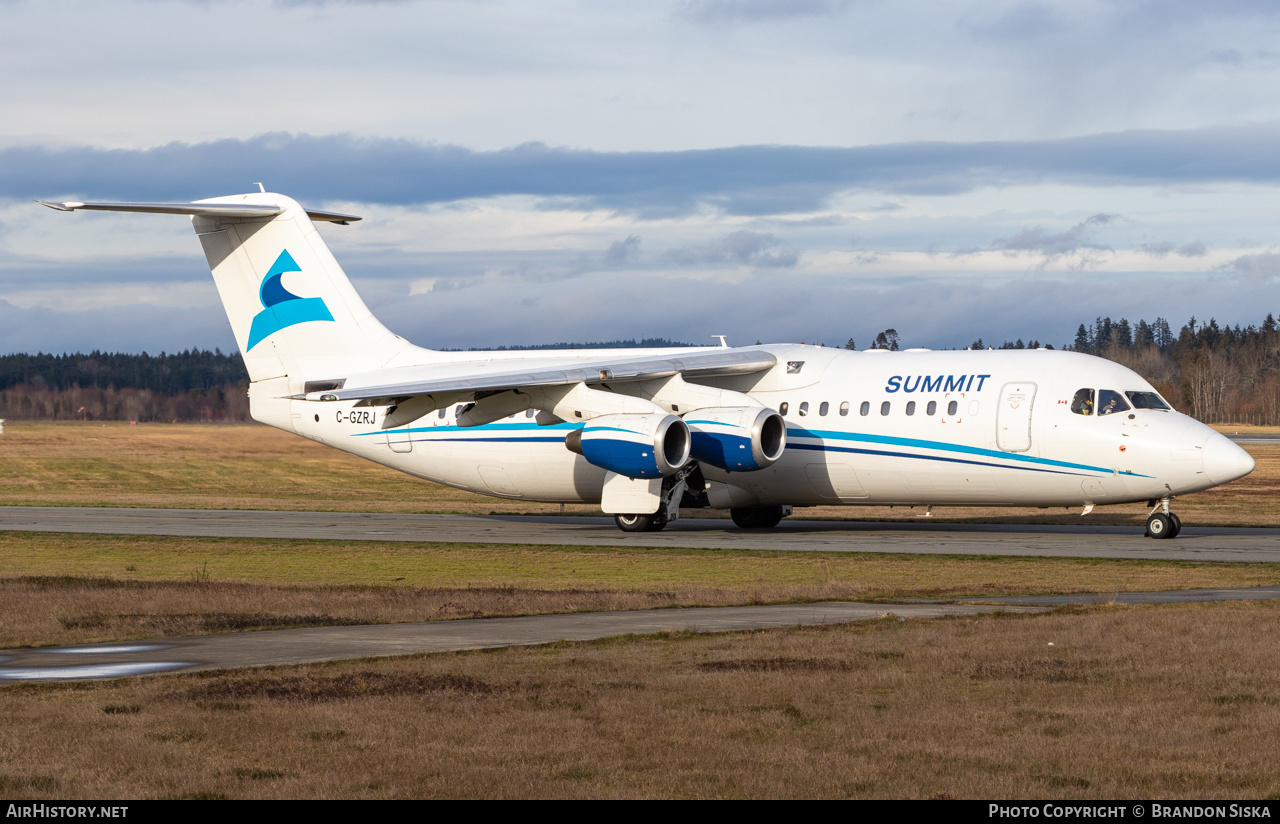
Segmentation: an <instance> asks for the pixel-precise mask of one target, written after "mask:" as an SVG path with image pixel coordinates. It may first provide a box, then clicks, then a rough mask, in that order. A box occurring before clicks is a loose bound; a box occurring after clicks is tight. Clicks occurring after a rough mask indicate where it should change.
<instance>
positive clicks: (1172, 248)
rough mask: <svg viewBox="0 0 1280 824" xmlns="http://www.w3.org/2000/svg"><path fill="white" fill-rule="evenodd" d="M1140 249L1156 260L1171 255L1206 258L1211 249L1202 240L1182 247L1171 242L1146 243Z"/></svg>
mask: <svg viewBox="0 0 1280 824" xmlns="http://www.w3.org/2000/svg"><path fill="white" fill-rule="evenodd" d="M1138 249H1139V250H1140V251H1143V252H1146V253H1147V254H1148V255H1151V256H1152V257H1154V258H1165V257H1168V256H1169V255H1170V254H1177V255H1178V256H1179V257H1204V256H1205V255H1207V254H1209V247H1208V246H1206V245H1205V244H1204V241H1202V240H1193V241H1191V242H1190V243H1184V244H1182V245H1181V246H1179V245H1178V244H1176V243H1174V242H1173V241H1171V240H1161V241H1156V242H1152V243H1144V244H1142V245H1141V246H1139V247H1138Z"/></svg>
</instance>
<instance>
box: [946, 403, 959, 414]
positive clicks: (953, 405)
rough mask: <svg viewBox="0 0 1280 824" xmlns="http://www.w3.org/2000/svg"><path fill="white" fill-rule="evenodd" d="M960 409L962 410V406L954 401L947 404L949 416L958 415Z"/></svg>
mask: <svg viewBox="0 0 1280 824" xmlns="http://www.w3.org/2000/svg"><path fill="white" fill-rule="evenodd" d="M959 408H960V404H959V403H957V402H956V401H952V402H951V403H949V404H947V414H948V415H954V414H956V410H958V409H959Z"/></svg>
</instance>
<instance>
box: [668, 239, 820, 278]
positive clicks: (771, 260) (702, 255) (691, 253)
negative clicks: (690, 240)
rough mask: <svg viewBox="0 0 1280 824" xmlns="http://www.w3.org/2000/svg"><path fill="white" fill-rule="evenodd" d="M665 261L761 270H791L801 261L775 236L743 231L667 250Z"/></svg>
mask: <svg viewBox="0 0 1280 824" xmlns="http://www.w3.org/2000/svg"><path fill="white" fill-rule="evenodd" d="M663 260H664V262H666V263H670V264H673V265H676V266H706V265H713V266H714V265H718V264H725V263H731V264H738V265H740V266H754V267H757V268H761V269H790V268H792V267H794V266H795V265H796V263H797V262H798V261H799V260H800V253H799V252H798V251H797V250H796V248H795V247H794V246H792V245H791V244H789V243H787V242H786V241H784V240H780V239H779V238H777V237H776V236H774V235H772V234H761V233H759V232H749V231H746V230H742V231H738V232H732V233H730V234H728V235H725V236H724V237H722V238H720V239H719V240H717V241H715V242H714V243H709V244H706V245H704V246H686V247H683V248H680V249H671V250H668V251H667V253H666V254H665V255H663Z"/></svg>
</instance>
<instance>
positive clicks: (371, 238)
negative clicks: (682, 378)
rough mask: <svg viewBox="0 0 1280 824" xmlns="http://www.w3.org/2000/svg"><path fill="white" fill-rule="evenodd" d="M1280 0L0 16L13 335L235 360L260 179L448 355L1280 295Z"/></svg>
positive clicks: (916, 330)
mask: <svg viewBox="0 0 1280 824" xmlns="http://www.w3.org/2000/svg"><path fill="white" fill-rule="evenodd" d="M1277 35H1280V6H1277V5H1276V4H1274V3H1269V2H1252V1H1251V0H1223V2H1218V3H1213V4H1209V3H1203V2H1191V1H1190V0H1161V2H1154V0H1152V1H1151V2H1143V1H1142V0H1135V2H1097V1H1096V0H1075V2H1070V3H1067V2H1043V3H1025V2H999V0H985V1H984V2H981V3H973V2H968V3H966V2H928V1H927V0H897V1H896V2H889V1H888V0H675V2H650V3H644V4H622V3H605V2H573V1H572V0H560V1H559V2H545V1H544V0H522V2H504V1H503V0H474V1H473V2H462V1H461V0H416V1H415V0H405V2H390V1H388V2H354V1H353V2H338V1H337V0H330V2H323V0H315V1H314V2H307V1H306V0H276V2H270V1H269V0H268V1H266V2H252V1H251V0H192V1H190V2H185V1H184V0H138V1H137V2H131V1H130V0H115V1H114V2H110V3H107V2H95V1H94V0H86V2H80V3H76V4H71V5H67V4H49V3H36V2H30V0H0V68H2V69H3V71H4V76H5V78H6V82H5V83H4V84H0V352H19V351H36V350H42V351H53V352H65V351H76V350H89V349H95V348H96V349H107V350H119V351H132V352H137V351H143V350H146V351H150V352H156V351H159V350H162V349H163V350H168V351H173V350H177V349H184V348H187V347H190V346H199V347H202V348H213V347H215V346H217V347H221V348H222V349H224V350H228V349H231V348H233V347H234V342H233V339H232V336H231V332H230V329H229V327H228V326H227V322H226V319H225V316H224V315H223V314H222V311H221V308H220V306H219V304H218V301H217V295H216V292H215V290H214V288H213V284H212V280H211V279H210V277H209V274H208V270H207V269H206V268H205V265H204V258H203V255H202V254H201V252H200V247H199V243H198V242H197V240H196V239H195V237H194V235H193V234H192V233H191V229H190V226H189V224H188V222H187V221H186V219H185V218H182V217H170V216H134V215H104V214H88V213H77V214H61V213H57V212H53V211H50V210H47V209H44V208H43V207H40V206H37V205H35V204H34V203H33V202H32V201H33V199H35V198H40V199H46V200H48V199H58V200H64V199H85V200H87V199H99V200H190V199H196V198H201V197H211V196H215V195H222V194H232V193H236V192H242V191H249V190H251V189H253V188H255V187H253V186H252V183H253V182H254V181H259V180H260V181H264V182H265V183H266V185H267V187H268V188H269V189H270V190H273V191H279V192H283V193H285V194H289V195H291V196H293V197H295V198H296V199H298V200H300V201H302V202H303V203H304V204H306V205H308V206H312V207H315V208H330V209H337V210H341V211H347V212H353V213H356V214H360V215H363V216H364V217H365V220H364V221H363V222H361V223H359V224H355V225H352V226H349V227H341V226H324V227H322V228H321V232H322V233H323V234H324V235H325V237H326V239H327V240H328V242H329V243H330V245H331V247H332V248H333V250H334V252H335V254H336V255H337V257H338V259H339V260H340V261H341V262H342V263H343V265H344V267H345V268H346V271H347V273H348V274H349V275H350V276H351V277H352V280H353V281H354V282H355V284H356V286H357V288H358V289H359V290H360V291H361V292H362V294H363V295H364V296H365V299H366V301H367V302H368V304H369V305H370V307H371V308H372V309H373V311H374V312H375V313H376V314H377V315H379V316H380V317H381V318H382V319H383V320H384V321H385V322H386V323H387V324H388V325H389V326H390V327H391V328H392V329H394V330H395V331H397V332H399V333H400V334H402V335H404V336H405V337H407V338H409V339H411V340H413V341H415V342H416V343H419V344H422V345H425V346H432V347H472V346H497V345H503V344H532V343H544V342H554V341H563V340H578V341H581V340H608V339H616V338H629V337H645V336H660V337H669V338H673V339H677V340H683V341H690V342H709V340H710V337H709V336H710V335H712V334H717V333H723V334H727V335H728V336H729V342H730V343H731V344H733V343H737V344H746V343H754V342H755V341H756V340H757V339H760V340H764V341H766V342H768V341H806V342H815V341H821V342H824V343H827V344H830V345H842V344H843V343H844V342H845V341H846V340H847V339H848V338H850V337H852V338H854V339H855V340H856V341H857V342H858V345H859V347H860V348H861V347H863V346H865V345H866V344H868V343H870V342H871V339H872V338H873V337H874V335H875V333H876V332H878V331H880V330H882V329H884V328H886V327H894V328H896V329H897V330H898V331H899V333H900V334H901V337H902V340H903V343H904V344H906V345H911V346H930V347H937V348H941V347H954V346H962V345H967V344H968V343H969V342H970V341H972V340H973V339H975V338H977V337H982V338H983V339H984V340H986V341H988V342H995V343H997V344H998V343H999V342H1000V341H1002V340H1005V339H1009V340H1013V339H1015V338H1023V339H1024V340H1029V339H1032V338H1035V339H1039V340H1044V341H1047V342H1051V343H1053V344H1055V345H1059V344H1061V343H1063V342H1066V341H1069V340H1070V339H1071V338H1072V337H1073V335H1074V332H1075V329H1076V326H1077V325H1078V324H1079V323H1080V322H1082V321H1091V320H1092V319H1093V318H1094V317H1095V316H1098V315H1110V316H1112V317H1120V316H1126V317H1129V318H1131V319H1137V318H1140V317H1141V318H1147V319H1154V318H1155V317H1156V316H1163V317H1166V318H1167V319H1169V321H1170V322H1171V323H1173V324H1174V326H1175V328H1176V326H1177V325H1179V324H1181V323H1183V322H1185V321H1186V320H1187V318H1188V317H1189V316H1191V315H1195V316H1197V317H1198V318H1204V319H1207V318H1208V317H1211V316H1212V317H1216V318H1217V319H1218V321H1219V322H1220V323H1229V324H1236V323H1239V324H1242V325H1248V324H1250V323H1259V322H1260V321H1261V320H1262V318H1263V317H1264V316H1265V315H1266V314H1267V313H1268V312H1277V313H1280V283H1277V278H1278V277H1280V46H1276V45H1275V44H1276V43H1280V37H1278V36H1277Z"/></svg>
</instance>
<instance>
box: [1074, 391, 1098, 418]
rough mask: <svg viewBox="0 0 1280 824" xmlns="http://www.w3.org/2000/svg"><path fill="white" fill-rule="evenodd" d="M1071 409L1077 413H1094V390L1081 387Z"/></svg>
mask: <svg viewBox="0 0 1280 824" xmlns="http://www.w3.org/2000/svg"><path fill="white" fill-rule="evenodd" d="M1071 411H1072V412H1074V413H1076V414H1077V415H1092V414H1093V390H1092V389H1081V390H1080V391H1078V392H1076V396H1075V398H1074V399H1072V401H1071Z"/></svg>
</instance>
